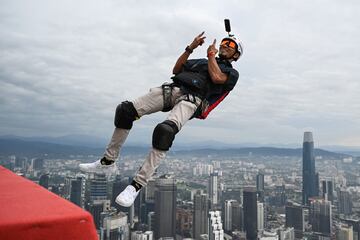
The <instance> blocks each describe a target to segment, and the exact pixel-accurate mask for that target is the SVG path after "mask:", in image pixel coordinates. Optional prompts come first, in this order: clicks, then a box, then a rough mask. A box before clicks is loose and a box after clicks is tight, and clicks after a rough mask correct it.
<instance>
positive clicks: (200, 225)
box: [193, 193, 209, 239]
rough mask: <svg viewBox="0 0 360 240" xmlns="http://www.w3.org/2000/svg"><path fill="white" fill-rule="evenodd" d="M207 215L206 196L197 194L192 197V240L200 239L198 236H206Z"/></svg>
mask: <svg viewBox="0 0 360 240" xmlns="http://www.w3.org/2000/svg"><path fill="white" fill-rule="evenodd" d="M208 214H209V204H208V198H207V195H206V194H200V193H197V194H196V195H195V196H194V215H193V238H195V239H200V235H202V234H208Z"/></svg>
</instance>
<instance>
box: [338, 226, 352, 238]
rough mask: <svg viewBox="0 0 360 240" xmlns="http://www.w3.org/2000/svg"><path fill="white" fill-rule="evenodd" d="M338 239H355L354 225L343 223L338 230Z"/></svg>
mask: <svg viewBox="0 0 360 240" xmlns="http://www.w3.org/2000/svg"><path fill="white" fill-rule="evenodd" d="M336 239H337V240H353V239H354V232H353V227H352V226H347V225H342V226H340V227H339V229H338V230H337V232H336Z"/></svg>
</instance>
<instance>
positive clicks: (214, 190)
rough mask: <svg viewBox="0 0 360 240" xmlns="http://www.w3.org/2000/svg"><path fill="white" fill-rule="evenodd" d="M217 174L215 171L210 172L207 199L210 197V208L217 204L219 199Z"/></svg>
mask: <svg viewBox="0 0 360 240" xmlns="http://www.w3.org/2000/svg"><path fill="white" fill-rule="evenodd" d="M218 176H219V174H218V172H217V171H215V172H213V173H211V174H210V179H209V199H210V202H211V208H213V207H214V206H215V205H217V204H218V203H219V199H218V188H219V183H218Z"/></svg>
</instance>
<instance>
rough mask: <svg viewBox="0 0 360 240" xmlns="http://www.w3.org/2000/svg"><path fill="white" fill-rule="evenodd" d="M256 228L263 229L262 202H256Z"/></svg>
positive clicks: (259, 230)
mask: <svg viewBox="0 0 360 240" xmlns="http://www.w3.org/2000/svg"><path fill="white" fill-rule="evenodd" d="M257 230H258V232H259V233H261V232H262V231H264V203H262V202H257Z"/></svg>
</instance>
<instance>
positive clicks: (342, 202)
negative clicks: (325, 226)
mask: <svg viewBox="0 0 360 240" xmlns="http://www.w3.org/2000/svg"><path fill="white" fill-rule="evenodd" d="M338 199H339V201H338V204H339V205H338V209H339V213H341V214H345V215H350V214H351V213H352V202H351V197H350V193H349V192H347V191H346V190H340V191H339V194H338Z"/></svg>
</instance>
